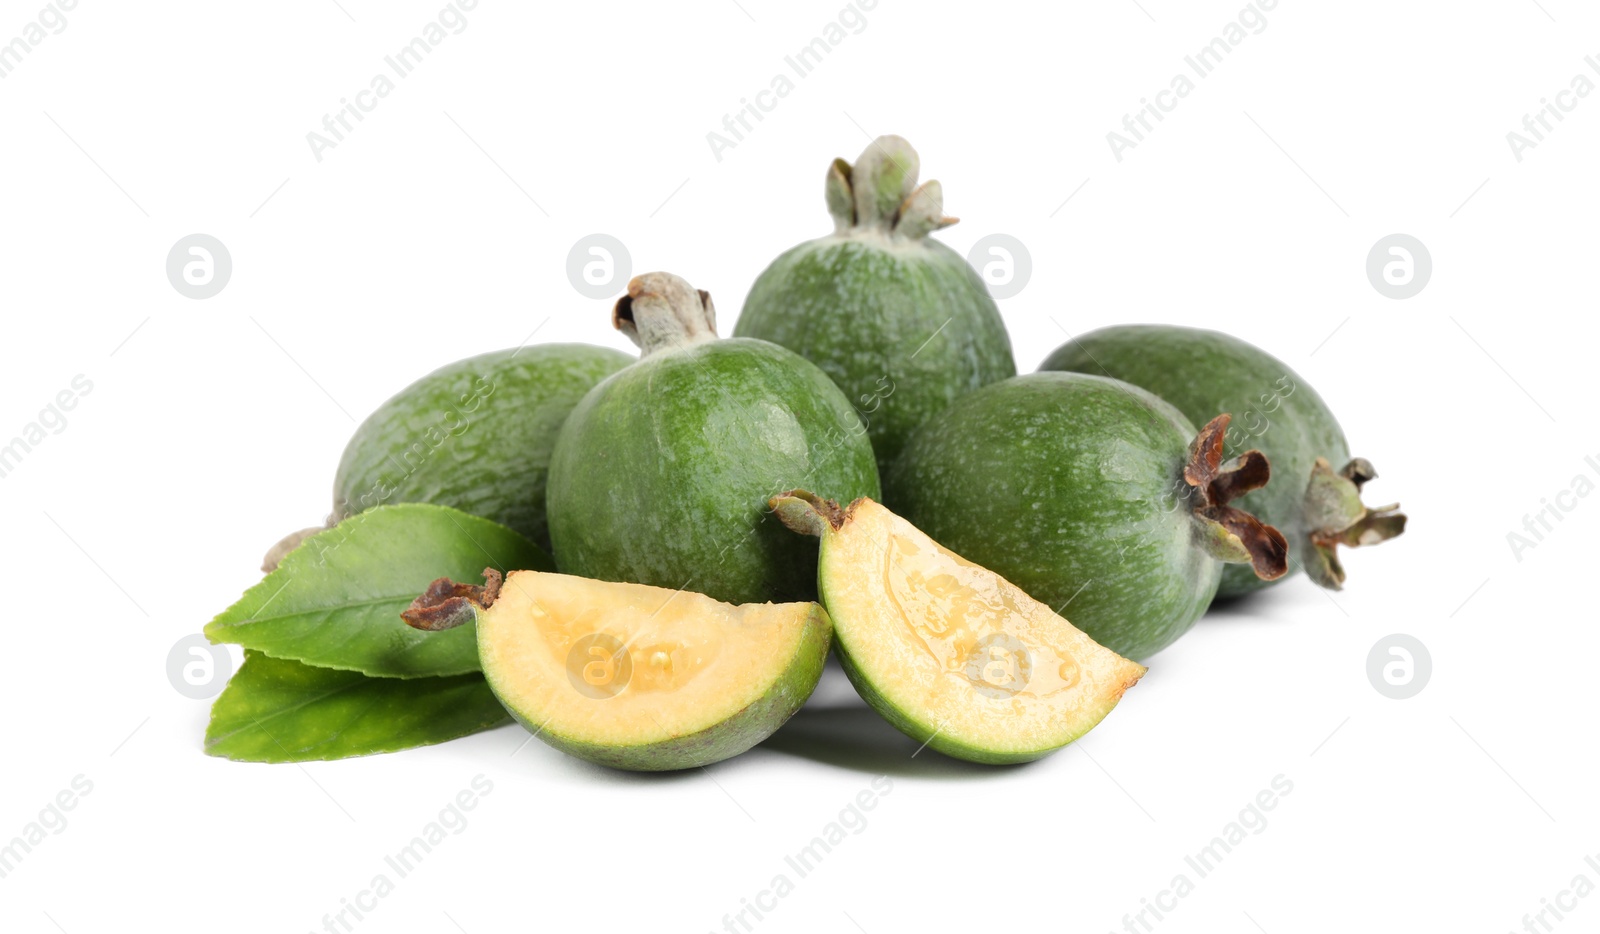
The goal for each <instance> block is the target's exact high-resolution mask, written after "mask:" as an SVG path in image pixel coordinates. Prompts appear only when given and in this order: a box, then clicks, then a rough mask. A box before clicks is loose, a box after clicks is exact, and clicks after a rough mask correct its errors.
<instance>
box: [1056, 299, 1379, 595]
mask: <svg viewBox="0 0 1600 934" xmlns="http://www.w3.org/2000/svg"><path fill="white" fill-rule="evenodd" d="M1040 369H1042V370H1071V371H1075V372H1079V373H1089V374H1093V375H1097V376H1111V377H1115V378H1117V379H1120V380H1123V381H1125V382H1129V383H1133V384H1134V385H1136V386H1142V387H1143V388H1145V389H1148V390H1149V391H1151V392H1153V393H1155V394H1156V395H1158V396H1160V397H1161V398H1163V399H1165V400H1166V401H1167V402H1170V403H1171V404H1172V405H1174V406H1175V407H1177V409H1178V410H1179V411H1180V412H1182V413H1183V414H1185V415H1187V416H1188V417H1189V418H1191V419H1194V420H1195V421H1199V420H1201V419H1203V418H1209V417H1210V415H1214V414H1216V413H1218V412H1228V413H1231V414H1232V415H1233V424H1232V426H1231V427H1230V428H1229V429H1228V434H1227V440H1226V446H1225V451H1226V452H1227V453H1228V454H1233V453H1236V452H1237V451H1240V450H1243V449H1244V448H1246V447H1253V448H1258V449H1260V451H1261V453H1263V454H1265V455H1266V457H1267V460H1269V461H1270V462H1271V463H1272V478H1273V479H1272V483H1271V484H1269V485H1268V486H1267V487H1266V488H1265V489H1260V490H1256V491H1254V492H1251V493H1249V494H1247V495H1246V496H1244V497H1243V498H1242V499H1240V500H1239V501H1238V505H1239V506H1240V507H1241V508H1243V509H1247V510H1249V511H1250V512H1252V513H1254V514H1255V515H1256V516H1258V517H1260V519H1261V521H1263V522H1267V523H1270V524H1272V525H1274V526H1277V527H1278V528H1279V529H1281V530H1283V533H1284V535H1285V536H1287V537H1288V540H1289V571H1290V574H1293V573H1295V572H1298V571H1299V570H1301V568H1302V567H1303V568H1304V569H1305V570H1306V572H1307V573H1308V574H1309V575H1310V577H1311V579H1312V580H1314V581H1316V582H1317V583H1318V584H1321V585H1322V586H1324V587H1328V588H1331V589H1334V590H1338V589H1339V588H1340V586H1341V585H1342V584H1343V583H1344V577H1345V573H1344V568H1343V566H1342V565H1341V564H1340V562H1339V556H1338V553H1337V547H1338V546H1339V545H1346V546H1356V545H1371V544H1376V543H1378V542H1382V541H1385V540H1387V539H1390V538H1393V537H1394V536H1396V535H1399V534H1400V533H1401V532H1402V531H1404V530H1405V524H1406V517H1405V516H1404V515H1402V514H1400V513H1399V512H1397V510H1398V509H1399V508H1400V507H1399V505H1398V504H1394V505H1389V506H1382V507H1378V508H1374V509H1369V508H1367V507H1366V506H1364V505H1363V504H1362V502H1361V487H1362V485H1363V484H1364V483H1366V481H1368V480H1371V479H1372V478H1373V477H1375V476H1377V472H1376V471H1375V470H1373V467H1372V464H1371V463H1370V462H1368V461H1366V460H1364V459H1362V458H1354V459H1352V458H1351V457H1350V449H1349V447H1348V446H1347V445H1346V443H1345V437H1344V431H1343V430H1342V429H1341V428H1340V427H1339V420H1338V419H1336V418H1334V417H1333V412H1332V411H1331V410H1330V409H1329V408H1328V404H1327V403H1326V402H1324V401H1323V400H1322V397H1321V396H1319V395H1317V391H1316V390H1315V389H1313V388H1311V385H1310V384H1309V383H1307V382H1306V381H1305V379H1303V378H1302V377H1301V376H1300V375H1299V374H1298V373H1296V372H1295V371H1294V370H1292V369H1290V368H1289V366H1288V365H1287V364H1285V363H1284V362H1283V361H1282V360H1279V359H1277V358H1276V357H1274V356H1272V355H1271V354H1269V353H1267V352H1266V351H1264V350H1261V349H1260V348H1258V347H1255V346H1253V345H1251V344H1247V343H1245V342H1244V341H1242V340H1239V339H1238V338H1236V337H1231V336H1229V335H1227V334H1222V333H1220V332H1217V331H1205V330H1200V329H1197V328H1184V327H1175V326H1169V325H1126V326H1119V327H1109V328H1102V329H1100V330H1098V331H1093V332H1091V333H1088V334H1084V335H1082V336H1080V337H1078V338H1076V339H1075V340H1073V341H1071V342H1070V343H1067V344H1064V345H1062V346H1061V347H1060V348H1058V349H1057V350H1056V351H1055V352H1054V353H1052V354H1051V355H1050V356H1049V357H1048V358H1047V359H1046V360H1045V362H1044V365H1043V366H1042V367H1040ZM1207 413H1209V414H1207ZM1279 579H1280V580H1281V579H1282V578H1279ZM1269 583H1272V582H1271V581H1265V580H1262V579H1261V578H1260V577H1258V576H1256V575H1255V574H1253V573H1251V571H1250V569H1249V568H1244V567H1229V568H1227V569H1225V570H1224V571H1223V572H1222V587H1221V589H1220V590H1219V593H1220V594H1222V595H1224V596H1227V595H1234V594H1240V593H1247V592H1249V591H1252V590H1257V589H1260V588H1261V587H1265V586H1266V585H1267V584H1269Z"/></svg>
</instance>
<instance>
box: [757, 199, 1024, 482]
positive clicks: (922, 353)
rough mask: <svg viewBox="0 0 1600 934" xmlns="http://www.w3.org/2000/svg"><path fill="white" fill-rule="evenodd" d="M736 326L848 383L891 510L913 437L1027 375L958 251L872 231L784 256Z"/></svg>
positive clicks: (764, 279) (997, 314)
mask: <svg viewBox="0 0 1600 934" xmlns="http://www.w3.org/2000/svg"><path fill="white" fill-rule="evenodd" d="M947 322H948V323H947ZM941 326H943V328H944V329H943V330H942V331H941V330H940V327H941ZM733 333H734V334H735V335H737V336H741V337H759V338H762V339H765V340H769V341H773V342H774V343H778V344H782V345H783V346H785V347H788V348H789V349H790V350H793V351H794V352H796V353H798V354H800V355H801V356H803V357H805V358H806V359H807V360H810V361H811V362H812V363H815V364H816V365H817V366H819V367H821V368H822V371H823V372H825V373H827V374H828V376H830V377H831V378H832V379H833V381H834V382H835V383H838V384H839V388H841V389H843V390H844V394H845V396H846V397H847V398H848V399H849V400H850V401H851V403H852V404H854V405H855V406H856V407H857V408H858V409H859V410H860V411H861V413H862V415H863V416H864V417H865V418H866V419H867V423H868V426H869V433H870V436H871V438H872V446H873V449H874V450H875V451H876V452H877V456H878V466H879V470H880V471H881V472H882V473H883V475H884V477H885V482H884V500H883V501H884V504H885V505H887V506H888V507H889V508H890V509H896V508H898V505H897V504H898V500H899V495H898V491H896V490H895V489H894V486H893V484H892V483H890V482H889V481H888V479H887V478H888V468H889V465H890V464H892V463H893V462H894V459H895V457H896V456H898V455H899V453H900V449H901V448H902V447H904V446H905V443H906V441H907V439H909V438H910V436H911V433H912V432H913V431H915V430H916V429H917V428H918V427H920V426H921V425H922V423H923V422H925V421H927V420H928V419H929V418H930V417H932V416H934V415H936V414H938V413H939V412H942V411H943V410H944V409H945V408H946V407H947V406H949V405H950V403H951V402H953V401H955V400H956V399H957V398H958V397H960V396H962V395H963V394H965V393H967V392H970V391H972V390H974V389H977V388H978V387H979V386H984V385H987V384H989V383H993V382H996V381H998V380H1002V379H1006V378H1007V377H1010V376H1014V375H1016V372H1017V367H1016V364H1015V363H1014V362H1013V361H1012V358H1011V338H1010V337H1009V336H1008V335H1007V334H1006V328H1005V325H1004V324H1003V323H1002V322H1001V320H1000V312H999V309H997V308H996V307H995V304H994V300H993V299H991V298H990V297H989V293H988V290H987V289H986V288H985V287H984V284H983V280H982V279H980V278H979V277H978V274H977V273H976V272H974V271H973V269H972V267H971V266H969V265H967V262H966V260H965V259H963V258H962V257H961V255H960V254H958V253H956V252H955V251H954V250H951V249H950V248H949V247H947V246H945V245H944V244H942V243H940V242H938V241H936V240H930V239H925V238H924V239H918V240H903V239H902V240H897V241H893V242H891V241H890V240H889V239H888V238H887V237H886V236H885V235H884V234H882V233H879V232H877V231H872V230H860V231H854V232H852V233H849V234H847V235H844V236H837V235H835V236H829V237H823V238H821V239H819V240H812V241H810V242H808V243H802V244H801V245H799V246H797V247H795V248H794V249H792V250H789V251H788V252H787V253H784V254H783V255H782V256H780V257H778V258H777V259H776V260H774V261H773V263H772V265H771V266H768V267H767V269H766V271H765V272H763V273H762V274H761V276H760V277H759V278H758V279H756V282H755V285H754V286H752V287H751V289H750V297H749V298H747V299H746V300H745V304H744V310H743V311H742V312H741V313H740V315H739V320H738V322H737V323H736V324H735V325H734V329H733ZM935 334H937V336H935Z"/></svg>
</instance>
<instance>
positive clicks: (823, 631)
mask: <svg viewBox="0 0 1600 934" xmlns="http://www.w3.org/2000/svg"><path fill="white" fill-rule="evenodd" d="M832 637H833V627H832V624H831V623H830V622H829V621H828V614H827V613H826V612H824V611H823V609H822V607H820V606H818V607H815V608H814V609H813V610H812V611H811V615H810V617H809V618H808V619H807V620H806V627H805V635H804V638H803V640H802V641H801V643H800V647H799V649H798V650H797V651H796V652H795V655H794V658H793V659H792V660H791V661H790V662H789V666H788V667H787V668H785V669H784V672H783V674H782V675H781V676H779V677H778V679H777V680H776V681H774V682H773V684H772V686H771V687H770V688H769V689H768V690H767V692H766V693H765V694H763V695H762V696H761V698H760V699H759V700H757V701H756V702H755V703H753V704H751V705H750V706H748V707H746V708H744V709H743V710H741V711H739V712H738V713H737V714H735V715H734V716H732V717H730V718H728V719H727V720H724V721H722V722H721V723H719V724H717V725H716V726H713V727H710V728H708V729H704V730H701V731H700V732H698V733H692V734H690V735H688V736H679V737H676V738H674V739H670V740H666V741H664V742H659V743H646V744H643V745H639V746H606V745H600V744H597V743H591V742H586V741H585V740H583V739H582V738H581V737H575V736H568V735H565V734H563V733H560V732H558V731H556V730H552V729H550V728H549V725H548V724H547V723H539V722H536V719H535V718H533V717H529V716H527V715H525V714H523V713H521V712H519V711H517V710H515V709H513V708H511V707H510V706H509V705H506V710H507V711H508V712H509V713H510V714H511V716H512V717H514V718H516V720H517V722H519V723H521V724H522V725H523V726H525V727H527V728H528V729H529V730H530V731H532V732H534V733H535V734H536V735H537V736H538V737H539V738H540V739H542V740H544V741H545V742H546V743H549V744H550V745H551V746H554V747H555V748H557V749H559V750H561V751H562V752H564V753H567V754H568V755H573V756H577V757H578V758H580V759H587V760H588V761H590V762H595V763H598V764H600V765H605V766H610V767H611V768H614V769H627V770H629V771H633V772H668V771H672V770H674V769H692V768H696V767H698V766H702V765H710V764H711V763H713V762H721V761H722V760H723V759H731V758H733V757H734V756H737V755H739V754H740V753H742V752H744V751H746V750H748V749H749V748H750V747H752V746H754V745H755V744H757V743H759V742H761V741H762V740H764V739H766V738H767V737H768V736H771V735H772V734H773V733H775V732H777V730H778V727H780V726H783V724H784V723H785V722H786V721H787V720H788V719H789V718H790V717H791V716H793V715H794V712H795V711H797V710H799V709H800V708H801V707H802V706H803V705H804V704H805V702H806V699H807V698H809V697H810V696H811V693H812V692H813V691H815V690H816V689H817V682H818V681H820V680H821V679H822V668H823V665H824V663H825V662H826V661H827V658H828V645H829V643H830V642H831V641H832ZM484 674H485V675H487V676H488V678H489V687H490V688H494V687H495V682H496V679H497V677H500V676H501V675H500V673H498V672H494V671H491V670H488V669H485V672H484ZM512 676H514V674H513V675H512ZM498 693H499V692H498V690H496V694H497V695H498ZM596 703H604V701H603V700H602V701H596Z"/></svg>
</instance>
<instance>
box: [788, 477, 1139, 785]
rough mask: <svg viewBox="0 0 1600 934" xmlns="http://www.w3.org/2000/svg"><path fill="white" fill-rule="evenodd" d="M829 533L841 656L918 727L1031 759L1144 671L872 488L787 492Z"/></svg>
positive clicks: (973, 752)
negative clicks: (845, 497)
mask: <svg viewBox="0 0 1600 934" xmlns="http://www.w3.org/2000/svg"><path fill="white" fill-rule="evenodd" d="M772 507H773V509H774V510H775V511H776V512H777V514H778V516H779V518H781V519H782V520H783V522H784V524H785V525H787V526H789V527H790V528H792V529H794V530H795V531H797V532H801V533H803V534H807V535H816V536H818V537H820V538H821V539H822V548H821V552H822V556H821V569H820V571H819V573H818V578H817V580H818V586H819V588H820V589H821V591H822V600H823V604H824V606H826V607H827V610H828V615H829V618H831V619H832V620H833V627H834V646H835V647H836V650H837V652H838V655H839V660H840V663H841V664H842V665H843V667H844V670H845V673H846V674H847V675H848V676H849V677H850V681H851V683H852V684H854V685H855V687H856V690H857V691H858V692H860V694H861V696H862V698H863V699H865V700H866V701H867V703H868V704H870V705H871V706H872V708H873V709H875V710H877V711H878V712H879V713H880V714H882V715H883V717H884V719H886V720H888V721H889V722H890V723H892V724H894V725H895V727H897V728H898V729H900V730H901V731H902V732H904V733H905V734H906V735H907V736H910V737H911V738H912V739H915V740H917V741H918V742H919V743H922V744H924V745H928V746H932V747H933V748H934V749H937V750H938V751H940V752H942V753H944V754H945V755H949V756H954V757H956V758H958V759H967V760H969V761H972V762H984V763H991V764H996V765H998V764H1004V763H1009V762H1027V761H1029V760H1032V759H1038V758H1040V757H1042V756H1046V755H1049V754H1050V753H1052V752H1054V751H1055V750H1057V749H1060V748H1061V747H1063V746H1065V745H1067V744H1068V743H1070V742H1072V741H1073V740H1075V739H1077V738H1078V737H1080V736H1082V735H1083V734H1085V733H1087V732H1089V731H1090V730H1091V729H1093V728H1094V727H1095V725H1096V724H1098V723H1099V722H1100V721H1101V720H1102V719H1104V718H1105V716H1106V714H1108V713H1110V712H1111V709H1112V708H1113V707H1115V706H1116V705H1117V702H1118V701H1120V700H1121V699H1122V695H1123V693H1124V692H1125V691H1127V690H1128V688H1130V687H1132V686H1133V685H1134V684H1135V683H1136V682H1138V680H1139V678H1140V677H1142V676H1143V675H1144V671H1145V670H1144V666H1143V665H1139V664H1137V663H1135V662H1131V661H1129V660H1127V659H1126V658H1123V657H1121V656H1120V655H1117V654H1116V653H1115V652H1112V651H1110V650H1109V649H1106V648H1105V647H1104V646H1101V645H1097V644H1096V643H1095V641H1094V640H1093V639H1090V638H1089V637H1088V636H1087V635H1084V633H1083V632H1082V631H1080V630H1079V629H1077V628H1076V627H1075V626H1073V625H1072V624H1071V623H1069V622H1067V620H1065V619H1063V618H1062V617H1061V616H1060V615H1059V614H1057V613H1055V612H1053V611H1052V610H1051V609H1050V607H1047V606H1045V605H1044V604H1042V603H1040V602H1039V601H1037V600H1035V599H1033V598H1032V597H1030V596H1028V595H1027V594H1025V593H1023V592H1022V591H1021V590H1020V589H1019V588H1018V587H1017V586H1016V585H1015V584H1013V583H1011V582H1010V581H1008V580H1006V579H1005V578H1003V577H1001V576H1000V575H998V574H996V573H994V572H993V571H990V570H988V569H987V568H983V567H979V566H978V565H976V564H973V563H972V562H971V561H968V560H967V559H965V558H963V557H962V556H960V555H958V554H955V553H954V552H952V551H950V550H949V549H947V548H945V547H943V546H941V545H940V544H939V543H938V542H935V541H934V540H933V539H931V538H929V537H928V536H927V535H925V534H923V533H922V532H921V531H920V530H918V529H917V528H916V527H915V526H913V525H912V524H911V523H909V522H907V521H906V520H904V519H902V518H901V517H899V516H897V515H895V514H894V513H892V512H890V511H889V510H887V509H885V508H883V507H882V506H880V505H878V504H877V503H875V502H873V501H872V500H870V499H858V500H856V501H855V502H853V503H851V504H850V505H849V506H848V507H846V508H840V506H839V504H838V503H834V502H831V501H828V500H822V499H819V498H817V497H815V496H813V495H812V494H810V493H807V492H806V491H804V490H790V491H789V492H787V493H784V494H782V495H780V496H777V497H774V498H773V500H772Z"/></svg>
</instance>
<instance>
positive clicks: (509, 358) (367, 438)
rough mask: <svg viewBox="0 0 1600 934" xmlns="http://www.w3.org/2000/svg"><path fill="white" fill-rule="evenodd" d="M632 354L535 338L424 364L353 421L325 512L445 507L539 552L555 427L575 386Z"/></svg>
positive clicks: (576, 393)
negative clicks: (516, 535)
mask: <svg viewBox="0 0 1600 934" xmlns="http://www.w3.org/2000/svg"><path fill="white" fill-rule="evenodd" d="M633 360H634V358H633V357H631V356H629V355H628V354H625V353H622V352H621V351H617V350H610V349H607V348H605V347H594V346H590V345H588V344H541V345H535V346H531V347H521V348H517V349H514V350H499V351H495V352H493V353H486V354H482V355H480V356H476V357H469V358H467V359H465V360H458V361H456V362H455V363H452V364H449V365H447V366H444V367H441V368H439V369H437V370H435V371H433V372H432V373H429V374H428V375H427V376H424V377H422V378H421V379H419V380H417V381H416V382H414V383H412V384H411V385H410V386H407V387H406V388H405V389H402V390H400V392H398V393H397V394H395V395H394V396H393V397H392V398H390V399H389V400H388V401H387V402H385V403H383V404H382V405H380V406H379V407H378V409H377V411H375V412H373V413H372V414H371V415H369V416H367V420H366V421H364V422H362V423H361V426H360V427H359V428H357V429H356V433H355V435H354V436H353V437H352V438H351V439H350V443H349V444H348V445H346V446H345V449H344V456H343V457H342V458H341V459H340V461H339V471H338V473H337V475H336V476H335V478H334V481H333V503H334V515H335V516H337V517H339V518H345V517H347V516H351V515H354V514H355V513H358V512H361V511H362V510H365V509H368V508H371V507H373V506H378V505H382V504H384V503H434V504H437V505H441V506H453V507H455V508H457V509H459V510H461V511H462V512H469V513H472V514H473V515H476V516H482V517H483V518H485V519H492V520H494V521H495V522H498V523H500V524H501V525H507V526H510V527H511V528H513V529H516V530H517V531H518V532H521V533H522V534H523V535H525V536H527V537H528V538H529V539H530V540H532V541H533V542H534V543H535V544H537V545H538V546H539V547H541V548H543V549H544V550H546V551H549V550H550V536H549V533H548V531H547V530H546V521H545V482H546V479H547V475H548V472H549V464H550V452H551V449H552V448H553V447H554V446H555V437H556V432H557V431H558V430H559V429H560V428H561V424H562V422H564V421H565V420H566V417H567V414H568V413H569V412H571V411H572V407H573V406H574V405H577V403H578V400H579V399H582V398H583V394H584V393H586V392H588V391H589V389H590V388H591V387H593V386H594V385H595V384H596V383H598V382H600V381H601V380H602V379H604V378H605V377H607V376H609V375H611V374H612V373H615V372H616V371H617V370H620V369H622V368H623V367H625V366H627V365H628V364H629V363H632V362H633Z"/></svg>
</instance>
